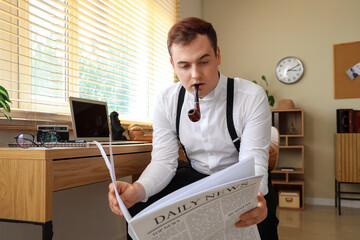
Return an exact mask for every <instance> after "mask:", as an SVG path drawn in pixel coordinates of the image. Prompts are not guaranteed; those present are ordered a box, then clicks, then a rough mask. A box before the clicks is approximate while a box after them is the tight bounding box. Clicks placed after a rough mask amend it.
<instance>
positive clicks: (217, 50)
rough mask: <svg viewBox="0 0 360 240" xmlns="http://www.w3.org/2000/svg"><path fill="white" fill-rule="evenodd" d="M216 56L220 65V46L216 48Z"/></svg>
mask: <svg viewBox="0 0 360 240" xmlns="http://www.w3.org/2000/svg"><path fill="white" fill-rule="evenodd" d="M216 58H217V61H218V65H220V64H221V55H220V47H219V46H218V47H217V48H216Z"/></svg>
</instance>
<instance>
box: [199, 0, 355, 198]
mask: <svg viewBox="0 0 360 240" xmlns="http://www.w3.org/2000/svg"><path fill="white" fill-rule="evenodd" d="M202 3H203V6H202V16H203V18H204V19H206V20H208V21H210V22H212V23H213V25H214V27H215V28H216V30H217V33H218V37H219V45H220V49H221V55H222V65H221V68H220V69H221V71H222V72H223V73H224V74H226V75H228V76H239V77H243V78H246V79H249V80H254V79H256V80H259V79H260V77H261V75H266V76H267V78H268V80H269V82H270V83H269V84H270V87H269V88H270V93H272V94H273V95H274V96H275V98H276V100H277V101H278V100H279V99H285V98H291V99H293V100H294V102H295V105H296V107H299V108H303V109H304V111H305V138H304V140H303V143H304V145H305V171H306V174H305V188H306V189H305V196H306V197H307V198H315V199H318V200H319V201H320V202H321V199H323V200H324V199H328V200H329V199H333V198H334V167H333V165H334V148H333V139H334V133H335V132H336V109H337V108H355V109H360V99H343V100H335V99H334V94H333V92H334V87H333V44H337V43H345V42H352V41H359V40H360V31H359V29H360V28H359V23H360V14H359V11H360V1H359V0H316V1H314V0H302V1H295V0H222V1H219V0H203V2H202ZM290 55H292V56H296V57H299V58H300V59H301V60H302V61H303V64H304V66H305V73H304V76H303V78H302V79H301V80H300V81H299V82H297V83H295V84H292V85H286V84H283V83H281V82H279V81H278V80H277V79H276V77H275V71H274V70H275V66H276V64H277V62H278V61H279V60H280V59H281V58H283V57H286V56H290ZM358 55H359V53H358ZM358 81H360V79H359V80H358ZM359 91H360V89H359ZM276 106H277V103H276V105H275V107H276Z"/></svg>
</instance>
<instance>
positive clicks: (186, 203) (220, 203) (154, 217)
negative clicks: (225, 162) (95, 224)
mask: <svg viewBox="0 0 360 240" xmlns="http://www.w3.org/2000/svg"><path fill="white" fill-rule="evenodd" d="M94 143H95V144H96V145H97V146H98V148H99V149H100V152H101V154H102V156H103V158H104V160H105V163H106V165H107V167H108V168H109V172H110V176H111V180H112V182H113V183H114V184H115V185H116V176H115V171H114V160H113V156H112V148H111V145H110V160H109V159H108V157H107V155H106V153H105V151H104V150H103V148H102V146H101V144H100V143H98V142H94ZM261 179H262V176H255V162H254V158H253V157H249V158H247V159H246V160H243V161H241V162H238V163H236V164H234V165H231V166H230V167H228V168H226V169H224V170H222V171H219V172H217V173H215V174H212V175H210V176H208V177H205V178H203V179H201V180H199V181H197V182H195V183H192V184H190V185H188V186H186V187H183V188H181V189H179V190H177V191H175V192H173V193H171V194H169V195H167V196H165V197H163V198H162V199H160V200H158V201H157V202H155V203H153V204H151V205H150V206H148V207H147V208H145V209H144V210H143V211H141V212H140V213H138V214H137V215H136V216H134V217H131V215H130V214H129V212H128V210H127V208H126V207H125V205H124V203H123V202H122V200H121V198H120V196H119V193H118V192H117V190H116V188H115V194H116V197H117V200H118V202H119V206H120V209H121V211H122V212H123V214H124V217H125V219H126V221H127V222H128V226H129V227H128V231H129V235H130V236H131V237H132V238H133V239H135V240H201V239H206V240H238V239H248V240H260V235H259V232H258V229H257V226H256V225H252V226H249V227H245V228H237V227H235V223H236V222H237V221H239V219H240V215H241V214H243V213H245V212H248V211H249V210H251V209H253V208H255V207H256V206H257V204H258V201H257V196H258V192H259V186H260V181H261Z"/></svg>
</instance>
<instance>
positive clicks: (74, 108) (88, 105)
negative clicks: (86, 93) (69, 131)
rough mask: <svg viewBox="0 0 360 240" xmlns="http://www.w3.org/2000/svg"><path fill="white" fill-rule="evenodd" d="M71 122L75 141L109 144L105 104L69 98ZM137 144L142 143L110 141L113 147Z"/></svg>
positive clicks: (109, 125)
mask: <svg viewBox="0 0 360 240" xmlns="http://www.w3.org/2000/svg"><path fill="white" fill-rule="evenodd" d="M69 103H70V110H71V120H72V127H73V133H74V138H75V140H76V141H87V142H92V141H98V142H99V143H101V144H110V143H109V134H110V132H111V124H110V118H109V114H108V109H107V103H106V102H101V101H94V100H89V99H83V98H76V97H69ZM135 143H136V144H138V143H145V142H142V141H126V140H125V141H124V140H122V141H119V140H114V141H111V144H113V145H119V144H135Z"/></svg>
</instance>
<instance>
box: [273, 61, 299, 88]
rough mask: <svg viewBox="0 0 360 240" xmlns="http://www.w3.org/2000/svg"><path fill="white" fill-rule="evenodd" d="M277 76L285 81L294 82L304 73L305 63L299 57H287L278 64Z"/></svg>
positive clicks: (281, 80)
mask: <svg viewBox="0 0 360 240" xmlns="http://www.w3.org/2000/svg"><path fill="white" fill-rule="evenodd" d="M275 74H276V77H277V78H278V79H279V81H280V82H283V83H294V82H297V81H299V80H300V79H301V77H302V76H303V74H304V65H303V64H302V62H301V61H300V59H298V58H297V57H285V58H283V59H281V60H280V61H279V62H278V64H277V65H276V69H275Z"/></svg>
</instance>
